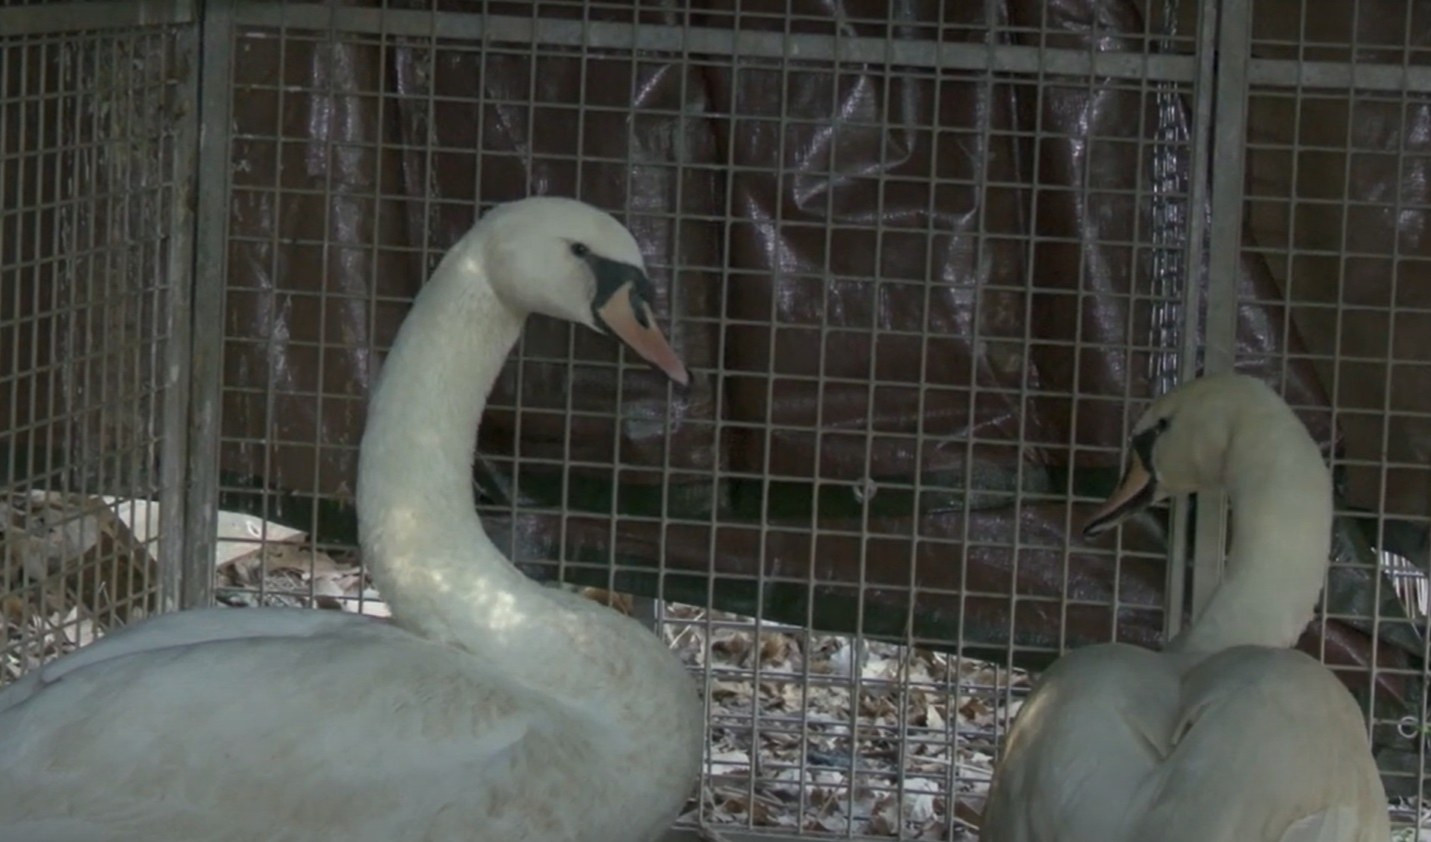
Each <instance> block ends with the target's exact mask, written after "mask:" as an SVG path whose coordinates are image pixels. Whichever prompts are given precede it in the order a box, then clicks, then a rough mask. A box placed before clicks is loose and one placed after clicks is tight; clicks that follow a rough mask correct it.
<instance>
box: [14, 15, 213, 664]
mask: <svg viewBox="0 0 1431 842" xmlns="http://www.w3.org/2000/svg"><path fill="white" fill-rule="evenodd" d="M45 11H46V12H55V11H58V10H56V9H54V8H53V7H51V8H48V9H46V10H45ZM28 12H29V10H28V9H23V10H22V9H13V8H6V9H0V21H3V22H4V23H5V24H6V25H5V26H4V27H0V32H7V31H15V30H19V31H27V30H28V31H31V32H34V31H35V30H36V28H37V27H36V26H33V25H31V24H34V23H35V22H36V21H37V20H50V21H58V20H60V19H61V17H60V16H57V15H55V14H49V15H48V17H46V18H43V19H41V18H31V17H27V14H28ZM69 14H70V18H69V19H68V20H67V21H65V23H64V28H65V29H66V30H69V31H65V32H62V33H50V34H44V33H35V34H28V35H3V36H0V454H3V456H0V470H3V471H4V472H5V473H4V496H3V498H0V538H3V550H4V552H3V555H0V629H3V632H4V633H3V635H0V684H3V683H5V682H7V681H9V680H12V679H14V678H16V677H18V676H19V675H20V674H22V673H24V672H26V671H27V670H29V669H32V668H34V667H35V666H37V665H39V664H41V663H43V662H44V661H46V660H47V659H49V658H52V657H54V656H56V655H59V654H61V653H63V652H66V651H68V650H70V649H72V648H74V647H76V646H81V645H84V644H85V643H87V642H89V641H90V640H93V639H94V638H95V637H97V636H99V635H102V634H103V633H104V632H105V631H106V630H108V629H111V628H114V627H116V626H119V625H123V624H125V623H128V622H132V621H134V620H136V619H138V618H141V617H143V616H145V615H148V614H150V613H152V612H154V611H155V610H157V609H159V608H161V607H163V606H164V605H165V604H167V603H166V602H165V601H164V599H163V598H164V597H165V596H166V594H167V593H168V592H167V591H166V589H165V585H166V582H167V581H168V580H166V578H165V575H164V573H165V570H170V571H171V572H172V570H173V569H174V568H171V567H166V568H164V569H161V567H160V566H159V562H160V560H161V558H160V555H159V546H158V542H159V538H160V535H161V531H162V532H165V533H166V534H168V535H172V534H173V533H172V532H169V530H170V528H171V523H170V521H171V518H168V517H167V515H166V516H163V517H161V507H167V506H169V505H170V504H171V503H173V502H174V500H175V499H176V498H175V496H174V495H175V494H176V493H177V491H178V483H177V481H176V480H175V479H174V477H175V476H177V471H178V470H179V468H180V467H181V466H180V464H179V463H178V461H177V457H176V455H175V454H176V451H174V450H173V445H174V441H173V436H174V434H173V433H172V432H166V430H169V431H172V429H173V428H172V427H170V426H168V424H166V418H172V417H174V416H175V415H177V412H178V411H179V409H180V408H181V407H182V394H181V392H182V389H183V388H184V386H185V384H186V379H185V375H184V373H183V371H182V368H177V369H176V368H175V367H174V366H175V365H176V364H177V361H178V360H179V359H181V358H182V357H183V356H184V355H185V354H187V348H185V349H183V350H182V351H180V350H179V349H176V348H174V347H172V345H173V343H174V342H175V341H176V336H180V335H183V334H184V331H185V330H186V329H185V328H183V327H176V325H182V323H183V320H184V318H185V316H184V314H182V313H181V312H178V308H180V307H181V306H182V303H183V301H184V300H185V298H186V293H185V292H184V291H183V289H182V283H183V276H182V275H176V274H175V273H174V271H173V267H174V265H176V263H175V262H174V261H176V260H177V261H178V263H179V264H181V263H182V262H183V261H184V260H187V259H188V258H187V255H182V254H179V253H176V249H178V250H179V251H182V243H183V242H185V241H186V237H185V236H176V235H175V229H176V228H180V227H182V226H183V225H184V224H185V222H184V221H183V220H182V219H181V217H182V212H181V211H179V210H177V208H178V207H179V206H180V204H181V199H182V197H183V196H184V195H185V194H184V191H183V187H182V184H183V183H184V182H183V179H182V178H181V177H180V176H179V172H180V171H181V170H182V168H184V167H185V166H187V165H186V164H185V158H184V153H183V143H184V140H183V138H182V137H181V134H180V130H179V126H180V118H179V115H180V114H182V113H183V109H182V108H180V107H179V106H178V102H177V101H178V99H180V98H181V89H182V82H183V79H184V78H185V77H186V74H188V69H187V66H186V59H185V58H184V51H183V49H182V44H183V43H184V42H183V35H184V32H185V31H186V30H184V28H183V27H178V26H163V25H152V26H144V27H126V28H118V29H105V30H102V31H75V18H74V17H73V15H74V10H73V9H70V10H69ZM190 111H192V109H190ZM188 142H192V134H190V135H189V141H188ZM178 549H179V541H178V540H177V539H174V540H171V541H169V542H168V551H169V552H175V551H177V550H178ZM166 560H167V559H166Z"/></svg>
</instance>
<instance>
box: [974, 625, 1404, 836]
mask: <svg viewBox="0 0 1431 842" xmlns="http://www.w3.org/2000/svg"><path fill="white" fill-rule="evenodd" d="M1178 662H1179V659H1178V658H1176V657H1175V656H1171V655H1165V654H1161V653H1154V652H1150V651H1147V650H1143V649H1138V648H1135V647H1131V646H1124V645H1121V644H1110V645H1105V646H1094V647H1089V648H1087V649H1081V650H1076V651H1074V652H1071V653H1069V654H1068V655H1066V656H1064V657H1063V658H1061V659H1059V661H1057V662H1056V663H1055V664H1054V665H1053V667H1051V668H1050V669H1049V671H1048V672H1047V673H1045V675H1044V677H1043V679H1042V680H1041V681H1040V683H1039V686H1038V688H1037V689H1036V690H1035V691H1034V693H1033V694H1032V695H1031V696H1030V698H1029V700H1028V702H1027V703H1026V704H1025V705H1024V708H1023V710H1021V711H1020V713H1019V724H1018V726H1017V727H1016V728H1015V729H1014V731H1013V733H1012V734H1011V736H1010V740H1009V742H1008V744H1007V746H1006V749H1005V752H1004V754H1003V756H1002V757H1001V759H1000V761H999V762H1000V765H1001V772H1000V775H999V777H998V779H997V781H996V783H995V786H994V788H993V791H991V792H990V796H989V802H988V805H987V807H986V809H985V814H984V819H985V821H984V827H983V831H982V833H981V835H980V838H981V839H984V840H991V842H1093V840H1098V841H1099V842H1134V840H1147V839H1158V840H1162V842H1224V841H1225V842H1386V840H1387V839H1388V838H1389V837H1390V833H1391V831H1390V825H1389V823H1388V819H1387V815H1386V806H1385V801H1384V799H1383V798H1382V796H1381V792H1382V790H1381V782H1380V779H1379V777H1378V773H1377V770H1376V766H1375V764H1374V763H1373V761H1372V758H1371V754H1370V751H1369V750H1368V745H1367V739H1366V732H1365V725H1364V723H1363V722H1362V719H1361V713H1360V710H1359V709H1358V707H1357V705H1356V703H1355V701H1354V700H1353V699H1352V698H1351V696H1350V695H1349V694H1348V693H1347V691H1346V689H1345V688H1344V687H1343V686H1342V685H1341V683H1340V682H1338V681H1337V680H1336V678H1335V677H1334V676H1332V674H1331V673H1330V672H1328V671H1327V670H1326V668H1325V667H1323V666H1322V665H1321V664H1319V663H1318V662H1317V661H1316V660H1314V659H1312V658H1310V657H1308V656H1306V655H1305V654H1303V653H1301V652H1298V651H1295V650H1288V649H1273V648H1269V647H1258V646H1241V647H1235V648H1232V649H1228V650H1225V651H1223V652H1220V653H1217V654H1215V655H1213V656H1211V657H1208V658H1206V659H1205V660H1203V661H1201V662H1200V663H1198V664H1197V665H1196V666H1193V667H1192V668H1191V669H1189V670H1187V671H1186V672H1183V671H1181V670H1180V669H1179V668H1178Z"/></svg>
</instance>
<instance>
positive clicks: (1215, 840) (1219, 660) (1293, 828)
mask: <svg viewBox="0 0 1431 842" xmlns="http://www.w3.org/2000/svg"><path fill="white" fill-rule="evenodd" d="M1133 442H1134V446H1133V450H1134V455H1133V458H1132V463H1131V465H1130V468H1129V470H1128V473H1127V474H1126V476H1125V479H1124V483H1123V485H1122V487H1121V488H1120V489H1119V490H1118V491H1117V492H1116V493H1115V494H1114V495H1113V497H1111V498H1110V499H1109V501H1108V503H1106V504H1105V506H1104V507H1103V509H1102V510H1101V511H1100V512H1099V513H1098V514H1096V515H1095V516H1094V518H1093V519H1092V520H1091V521H1090V523H1089V526H1088V527H1087V528H1086V529H1085V532H1086V533H1089V534H1095V533H1097V532H1099V531H1102V530H1103V529H1107V528H1111V526H1112V525H1113V524H1114V523H1116V522H1117V521H1118V520H1119V519H1121V518H1122V517H1124V516H1126V515H1127V514H1128V513H1130V512H1132V511H1135V510H1137V509H1139V508H1142V507H1143V506H1145V505H1147V504H1148V503H1150V502H1152V501H1153V500H1154V499H1157V497H1158V496H1160V495H1164V494H1188V493H1193V492H1196V491H1199V490H1209V489H1213V488H1219V487H1221V488H1225V489H1226V490H1227V492H1228V495H1229V498H1230V501H1231V505H1232V510H1233V524H1232V530H1233V532H1232V546H1231V549H1230V552H1229V555H1228V558H1227V569H1226V571H1225V572H1224V574H1223V579H1222V582H1221V583H1220V586H1219V587H1218V589H1217V591H1216V592H1215V593H1214V594H1213V596H1212V597H1211V598H1210V599H1209V601H1208V604H1207V606H1206V607H1205V608H1204V610H1203V611H1202V613H1201V615H1200V616H1199V617H1197V618H1196V619H1195V620H1194V622H1193V624H1192V625H1190V626H1189V627H1188V628H1187V629H1186V630H1185V631H1184V633H1183V634H1181V635H1179V636H1178V637H1177V638H1176V639H1174V640H1173V641H1172V642H1171V643H1170V644H1169V646H1168V648H1167V649H1166V650H1165V651H1164V652H1161V653H1158V652H1151V651H1148V650H1145V649H1140V648H1137V647H1133V646H1127V645H1123V644H1107V645H1101V646H1092V647H1088V648H1086V649H1080V650H1077V651H1074V652H1071V653H1069V654H1067V655H1065V656H1064V657H1063V658H1061V659H1059V660H1058V661H1057V662H1056V663H1055V664H1054V665H1053V666H1052V667H1051V668H1050V669H1049V670H1048V671H1047V672H1046V673H1045V674H1044V675H1043V676H1042V678H1041V679H1040V681H1039V684H1038V687H1037V688H1036V689H1035V691H1034V692H1033V694H1032V695H1031V696H1030V697H1029V699H1028V701H1027V703H1025V705H1024V706H1023V708H1022V709H1021V710H1020V711H1019V715H1018V717H1017V718H1016V720H1015V722H1014V725H1013V728H1012V729H1011V731H1010V733H1009V735H1008V740H1007V742H1006V744H1005V749H1004V752H1003V755H1002V757H1001V758H1000V761H999V765H998V768H997V769H996V772H995V776H994V781H993V784H992V787H991V789H990V793H989V800H988V804H987V807H986V809H985V815H984V824H983V829H982V833H981V835H980V838H981V839H984V840H988V841H989V842H1093V841H1094V840H1097V842H1134V840H1138V841H1139V842H1142V840H1150V839H1157V840H1161V842H1386V840H1388V839H1389V838H1390V833H1391V831H1390V827H1389V823H1388V819H1387V812H1386V809H1387V802H1386V794H1385V791H1384V790H1383V788H1382V783H1381V778H1380V776H1379V775H1378V773H1377V769H1376V764H1375V762H1374V761H1373V758H1372V755H1371V750H1370V746H1369V744H1368V739H1367V732H1366V724H1365V721H1364V719H1363V716H1362V713H1361V710H1360V708H1359V707H1358V706H1357V704H1356V702H1355V701H1354V700H1353V698H1352V697H1351V694H1350V693H1348V692H1347V690H1346V688H1345V687H1343V686H1342V684H1341V683H1340V682H1339V681H1337V679H1336V678H1335V677H1334V676H1333V675H1332V674H1331V673H1330V672H1329V671H1328V670H1327V669H1326V668H1325V667H1323V666H1322V665H1321V664H1319V663H1318V662H1317V661H1316V660H1314V659H1312V658H1310V657H1308V656H1307V655H1305V654H1303V653H1301V652H1298V651H1296V650H1293V649H1290V648H1289V647H1290V646H1291V645H1292V644H1293V643H1295V642H1296V640H1297V638H1298V636H1299V635H1300V634H1301V632H1302V630H1303V629H1304V628H1305V626H1306V624H1307V621H1308V620H1309V619H1311V616H1312V613H1313V609H1314V607H1315V604H1316V599H1317V595H1318V593H1319V592H1320V591H1321V587H1322V581H1323V578H1324V576H1325V573H1326V568H1327V564H1328V557H1329V553H1330V541H1331V525H1332V524H1331V521H1332V488H1331V478H1330V476H1329V474H1328V472H1327V469H1326V467H1325V466H1324V465H1323V463H1322V459H1321V454H1320V452H1319V451H1318V449H1317V446H1316V444H1315V443H1314V442H1313V441H1312V439H1311V437H1310V436H1309V435H1308V434H1307V431H1306V429H1305V428H1304V427H1303V426H1302V424H1301V423H1300V422H1299V421H1298V420H1297V417H1296V415H1294V414H1293V413H1292V411H1291V410H1290V409H1289V408H1288V407H1287V405H1286V404H1285V403H1283V401H1282V399H1281V398H1280V397H1278V396H1277V395H1276V394H1275V393H1273V392H1272V390H1271V389H1269V388H1267V387H1266V386H1265V385H1264V384H1262V383H1261V382H1260V381H1257V380H1255V379H1252V378H1249V377H1245V376H1241V375H1219V376H1214V377H1206V378H1203V379H1201V380H1196V381H1193V382H1192V383H1190V384H1187V385H1185V386H1183V387H1181V388H1179V389H1176V390H1174V391H1172V392H1170V393H1169V394H1167V395H1165V396H1163V397H1162V398H1160V399H1158V400H1157V401H1155V402H1154V403H1153V405H1152V406H1151V407H1150V408H1149V410H1148V412H1147V413H1146V414H1145V415H1144V416H1143V418H1142V419H1141V420H1140V421H1139V422H1138V424H1137V425H1136V426H1135V428H1134V439H1133Z"/></svg>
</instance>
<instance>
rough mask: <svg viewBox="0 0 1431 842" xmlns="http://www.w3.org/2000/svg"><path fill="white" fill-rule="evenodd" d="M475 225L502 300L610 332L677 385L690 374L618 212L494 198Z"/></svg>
mask: <svg viewBox="0 0 1431 842" xmlns="http://www.w3.org/2000/svg"><path fill="white" fill-rule="evenodd" d="M478 226H479V227H480V228H482V229H483V233H484V236H483V237H482V243H483V246H484V254H483V260H484V262H485V264H486V269H487V272H486V274H487V277H488V281H489V283H491V285H492V288H493V289H494V290H495V291H496V293H497V296H498V297H499V298H501V299H502V301H503V302H505V303H506V304H507V306H509V307H511V308H512V309H514V310H516V311H518V312H520V313H524V314H525V313H541V314H542V315H545V316H552V317H554V318H558V319H566V320H567V321H572V322H576V323H577V324H583V325H586V326H587V327H590V328H592V329H594V330H597V331H599V332H602V333H610V334H612V335H614V336H616V337H617V338H618V339H620V340H621V341H623V342H625V343H626V345H627V346H628V347H630V348H631V350H633V351H635V352H636V353H637V354H639V355H640V356H641V358H642V359H644V360H646V361H647V362H649V363H651V364H652V365H654V366H656V367H657V368H659V369H661V370H662V371H664V372H665V373H666V375H667V376H668V377H670V378H671V379H672V380H674V381H676V382H677V383H679V384H680V385H682V386H684V385H686V384H687V383H688V382H689V381H690V375H689V374H688V373H687V371H686V367H685V365H684V364H682V363H681V360H680V358H679V357H677V356H676V352H675V351H674V350H672V348H671V346H670V344H669V343H667V341H666V337H665V336H664V335H663V334H662V333H661V329H660V328H659V327H658V326H657V325H656V317H655V312H654V310H653V309H652V304H653V302H654V301H655V298H656V290H655V287H654V286H652V284H651V279H650V278H649V277H647V275H646V263H645V261H644V260H643V259H642V257H641V249H640V247H639V246H637V245H636V238H635V237H632V236H631V232H630V231H628V230H627V229H626V226H624V225H622V224H621V223H620V222H617V221H616V219H615V217H613V216H611V215H610V214H608V213H605V212H604V211H600V210H597V209H596V208H594V207H592V206H591V205H588V204H586V203H585V202H579V201H576V200H575V199H566V198H561V197H556V196H533V197H531V198H527V199H520V200H518V201H515V202H508V203H506V204H503V205H498V206H497V207H495V208H493V209H492V210H491V211H489V212H488V213H487V214H486V215H485V216H483V218H482V220H481V222H479V223H478Z"/></svg>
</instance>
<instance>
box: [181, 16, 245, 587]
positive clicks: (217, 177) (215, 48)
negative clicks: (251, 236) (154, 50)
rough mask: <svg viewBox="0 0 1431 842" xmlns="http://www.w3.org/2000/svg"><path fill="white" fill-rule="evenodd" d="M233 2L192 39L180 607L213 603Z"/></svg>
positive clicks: (207, 18) (208, 18)
mask: <svg viewBox="0 0 1431 842" xmlns="http://www.w3.org/2000/svg"><path fill="white" fill-rule="evenodd" d="M236 5H237V6H239V7H242V6H243V5H244V4H243V3H242V2H241V0H205V2H204V9H203V17H202V26H201V30H200V36H199V37H200V40H201V42H202V44H203V48H202V55H201V59H200V65H199V81H198V86H197V89H198V90H197V92H198V97H197V100H198V102H197V104H198V108H199V136H198V144H197V147H198V157H197V163H198V171H197V172H196V173H195V178H196V179H197V193H196V197H195V198H196V203H195V204H196V206H197V214H198V215H197V222H198V227H197V231H196V235H195V236H196V243H195V250H194V258H195V259H194V263H193V267H192V272H193V285H194V302H193V322H194V326H195V330H194V332H193V340H192V354H191V358H190V363H189V365H190V371H191V372H192V378H193V379H192V387H191V389H190V395H191V397H190V405H189V407H188V420H187V424H188V427H189V430H190V437H189V449H188V454H187V459H186V467H187V471H188V482H187V486H186V499H185V505H186V508H185V512H184V515H185V523H184V528H185V532H186V534H187V540H186V542H185V545H186V549H187V554H186V559H187V566H186V568H185V571H184V576H183V592H182V595H181V604H182V605H183V607H185V608H199V607H203V606H207V605H209V604H211V603H212V602H213V574H214V570H213V559H214V551H215V544H216V541H217V535H218V506H219V434H220V426H219V425H220V408H221V390H222V388H223V350H224V343H223V331H222V330H221V329H220V327H221V325H222V324H223V318H224V297H225V290H224V280H225V278H226V276H227V265H228V260H227V254H228V218H229V170H230V167H229V134H230V132H229V109H230V103H231V102H232V99H233V91H232V89H231V85H230V79H231V76H232V72H233V67H232V61H233V13H234V9H235V6H236Z"/></svg>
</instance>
